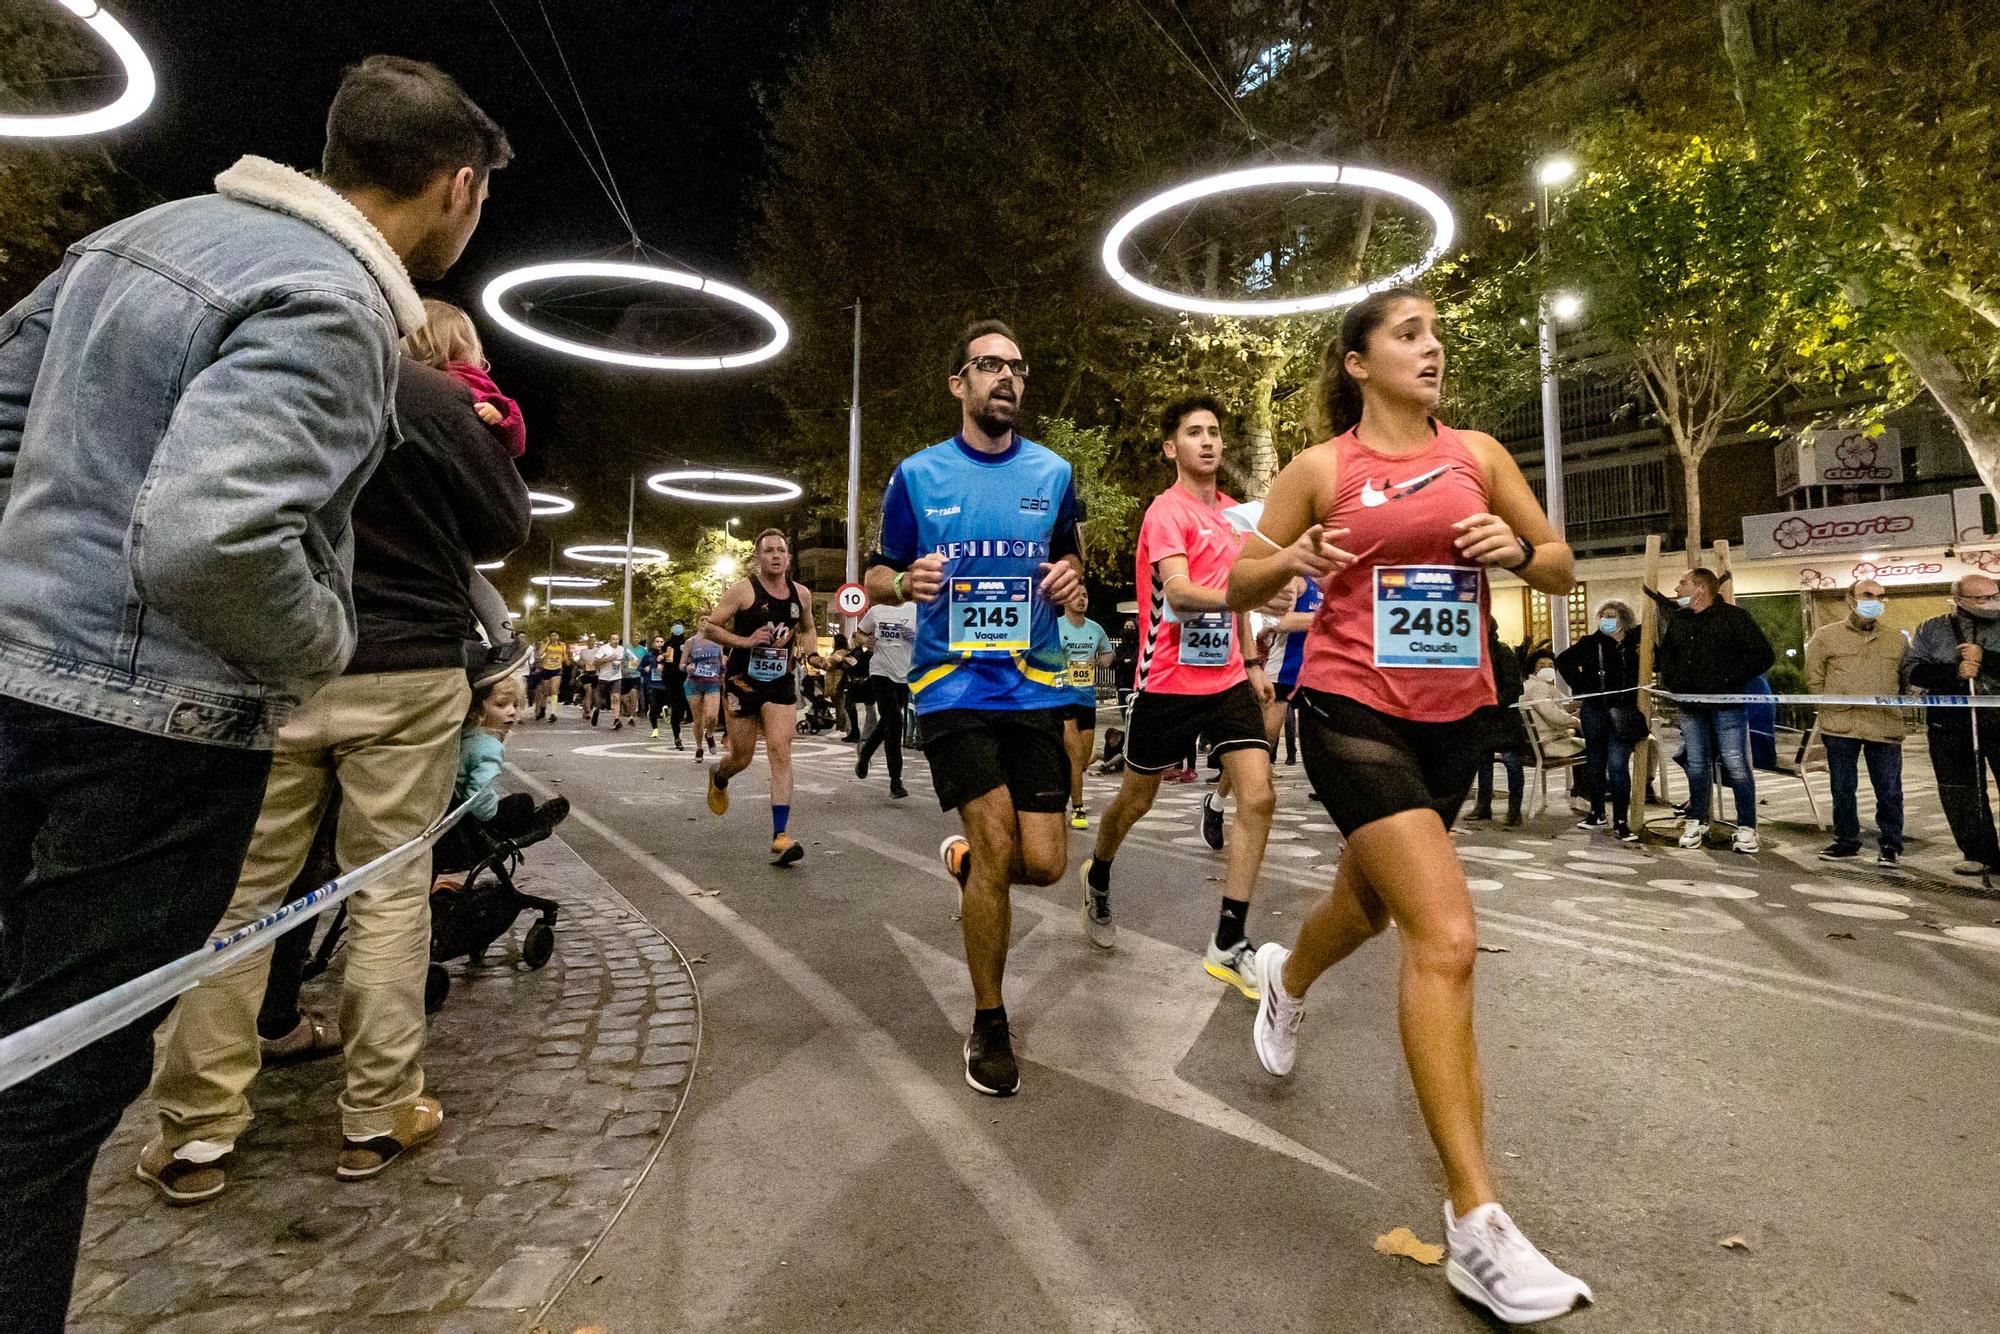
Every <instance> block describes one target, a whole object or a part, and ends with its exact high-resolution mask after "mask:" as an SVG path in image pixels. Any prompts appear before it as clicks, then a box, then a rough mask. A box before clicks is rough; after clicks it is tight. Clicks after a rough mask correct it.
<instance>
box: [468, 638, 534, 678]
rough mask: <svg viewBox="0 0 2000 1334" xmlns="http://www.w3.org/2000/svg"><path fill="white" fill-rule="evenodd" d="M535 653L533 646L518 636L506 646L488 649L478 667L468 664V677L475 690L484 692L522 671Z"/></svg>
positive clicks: (501, 645)
mask: <svg viewBox="0 0 2000 1334" xmlns="http://www.w3.org/2000/svg"><path fill="white" fill-rule="evenodd" d="M534 651H535V646H534V645H533V644H530V643H529V642H528V641H527V640H525V639H523V638H521V637H520V636H519V635H516V636H515V637H514V638H512V639H510V640H508V641H507V642H506V643H504V644H495V645H494V646H493V647H492V648H489V649H487V650H486V651H485V652H484V653H483V654H481V655H480V662H479V664H478V665H477V666H476V667H475V666H472V665H470V664H468V665H467V668H466V676H467V677H468V678H469V679H470V680H471V682H472V688H473V689H474V690H484V689H485V688H486V687H487V686H490V685H492V684H494V683H495V682H498V681H504V680H506V679H507V678H508V677H510V676H512V675H513V674H514V673H515V672H518V671H520V670H521V667H522V664H524V663H526V662H527V661H528V655H529V654H531V653H533V652H534Z"/></svg>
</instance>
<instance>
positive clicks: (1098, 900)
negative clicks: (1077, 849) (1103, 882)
mask: <svg viewBox="0 0 2000 1334" xmlns="http://www.w3.org/2000/svg"><path fill="white" fill-rule="evenodd" d="M1096 860H1097V859H1096V858H1095V857H1085V858H1084V859H1083V865H1081V866H1079V867H1077V868H1076V882H1077V883H1078V884H1079V885H1082V886H1083V934H1084V937H1085V938H1086V939H1088V940H1089V941H1090V943H1091V944H1093V945H1095V946H1097V948H1099V949H1101V950H1108V949H1115V948H1116V947H1117V945H1118V924H1117V923H1115V922H1113V921H1112V920H1111V891H1110V890H1108V889H1107V890H1106V891H1105V892H1104V893H1102V894H1100V893H1098V892H1097V891H1096V890H1094V889H1092V888H1091V887H1090V868H1091V865H1092V864H1093V863H1094V862H1095V861H1096Z"/></svg>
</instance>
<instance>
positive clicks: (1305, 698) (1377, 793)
mask: <svg viewBox="0 0 2000 1334" xmlns="http://www.w3.org/2000/svg"><path fill="white" fill-rule="evenodd" d="M1298 698H1299V749H1300V750H1302V751H1304V752H1305V761H1306V778H1307V779H1308V780H1309V781H1310V782H1311V783H1312V789H1313V795H1314V796H1315V797H1317V798H1318V799H1319V802H1320V804H1321V805H1323V806H1325V807H1326V813H1327V814H1328V815H1330V816H1332V817H1333V822H1334V824H1335V825H1337V826H1339V828H1340V832H1341V833H1343V834H1352V833H1353V832H1354V831H1355V830H1357V829H1360V828H1361V827H1362V826H1364V825H1368V824H1372V823H1374V822H1375V821H1377V820H1381V819H1385V818H1387V817H1388V816H1391V815H1397V814H1400V813H1401V812H1403V811H1415V810H1423V809H1425V808H1426V807H1428V808H1429V809H1431V810H1434V811H1436V812H1437V813H1438V818H1439V819H1441V820H1443V821H1444V825H1445V828H1447V829H1449V828H1451V825H1452V822H1453V821H1454V820H1456V819H1457V818H1458V810H1459V807H1461V806H1463V805H1464V804H1465V794H1466V792H1467V791H1468V790H1469V789H1470V788H1471V787H1472V780H1473V777H1474V775H1475V774H1476V773H1477V772H1478V767H1479V765H1480V763H1481V762H1482V761H1483V760H1485V758H1486V755H1487V750H1488V746H1487V740H1486V736H1485V728H1486V724H1485V722H1484V720H1483V719H1481V718H1480V717H1479V716H1478V715H1477V714H1476V713H1474V714H1470V715H1468V716H1466V717H1464V718H1460V719H1457V720H1455V721H1453V722H1448V723H1420V722H1412V721H1411V720H1409V719H1408V718H1397V717H1393V716H1391V715H1389V714H1386V713H1382V712H1380V711H1378V710H1376V709H1371V708H1369V707H1368V706H1367V705H1365V704H1361V703H1357V702H1356V701H1354V700H1351V699H1348V698H1347V697H1346V696H1344V695H1329V694H1327V693H1325V692H1324V691H1320V690H1308V689H1305V688H1304V687H1301V688H1300V689H1299V691H1298Z"/></svg>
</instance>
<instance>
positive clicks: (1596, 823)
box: [1576, 815, 1610, 829]
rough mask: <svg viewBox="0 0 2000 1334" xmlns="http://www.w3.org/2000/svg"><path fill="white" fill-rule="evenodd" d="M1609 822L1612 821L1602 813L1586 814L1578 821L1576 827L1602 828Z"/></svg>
mask: <svg viewBox="0 0 2000 1334" xmlns="http://www.w3.org/2000/svg"><path fill="white" fill-rule="evenodd" d="M1609 823H1610V821H1608V820H1606V819H1605V818H1604V817H1603V816H1601V815H1586V816H1584V817H1583V818H1582V819H1581V820H1578V821H1577V822H1576V827H1577V828H1578V829H1602V828H1604V827H1605V825H1607V824H1609Z"/></svg>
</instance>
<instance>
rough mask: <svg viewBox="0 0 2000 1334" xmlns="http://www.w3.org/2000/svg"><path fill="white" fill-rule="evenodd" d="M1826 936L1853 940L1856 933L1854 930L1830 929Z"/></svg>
mask: <svg viewBox="0 0 2000 1334" xmlns="http://www.w3.org/2000/svg"><path fill="white" fill-rule="evenodd" d="M1826 938H1827V939H1828V940H1852V939H1854V933H1853V932H1852V931H1829V932H1827V933H1826Z"/></svg>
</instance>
